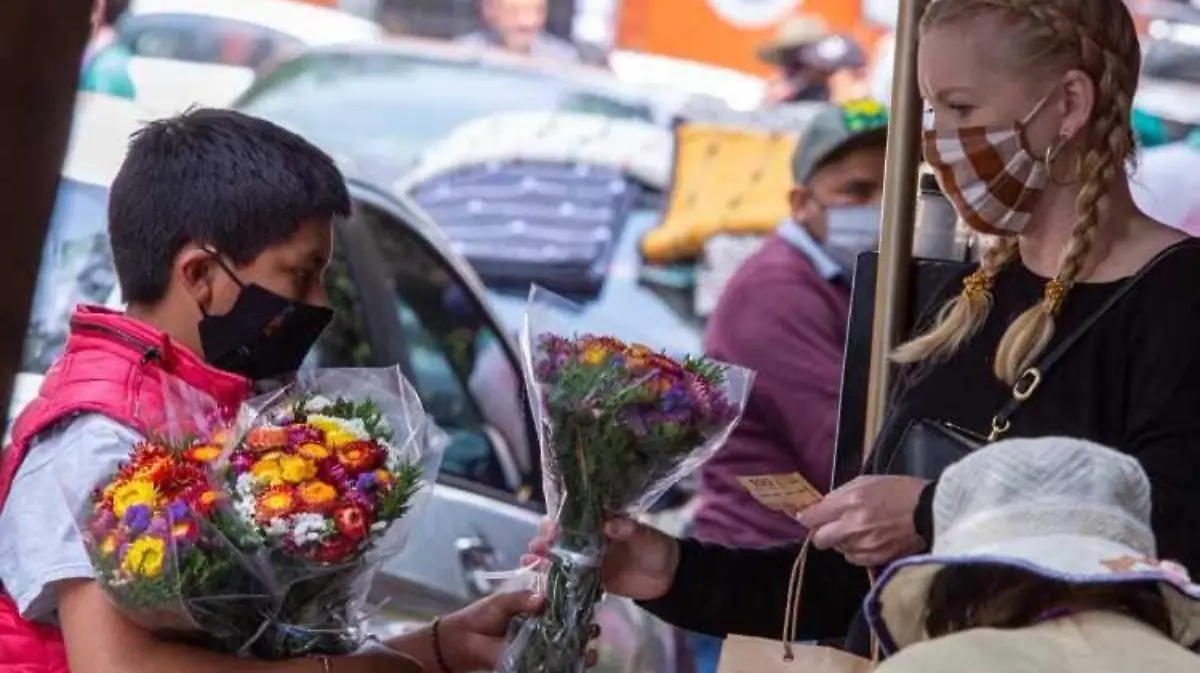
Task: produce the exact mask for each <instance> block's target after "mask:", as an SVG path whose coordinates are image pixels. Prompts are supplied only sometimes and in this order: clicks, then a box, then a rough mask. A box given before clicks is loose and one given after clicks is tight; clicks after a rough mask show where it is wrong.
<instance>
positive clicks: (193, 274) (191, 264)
mask: <svg viewBox="0 0 1200 673" xmlns="http://www.w3.org/2000/svg"><path fill="white" fill-rule="evenodd" d="M216 270H217V262H216V260H215V259H214V258H213V254H212V253H211V252H209V251H207V250H204V249H203V248H201V247H199V246H196V245H187V246H184V248H183V250H181V251H180V252H179V255H178V256H177V257H176V258H175V280H176V281H177V282H178V283H179V285H180V287H182V288H183V290H184V292H187V293H188V294H189V295H190V296H191V297H192V300H193V301H195V302H196V306H198V307H200V310H201V311H206V312H207V311H209V310H210V309H211V308H212V304H213V297H214V295H215V290H214V287H213V282H214V280H215V278H214V274H215V272H216Z"/></svg>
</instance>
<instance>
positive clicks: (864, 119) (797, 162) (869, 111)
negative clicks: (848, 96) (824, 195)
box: [792, 98, 888, 185]
mask: <svg viewBox="0 0 1200 673" xmlns="http://www.w3.org/2000/svg"><path fill="white" fill-rule="evenodd" d="M887 125H888V114H887V107H885V106H884V105H883V103H880V102H879V101H875V100H871V99H865V98H864V99H860V100H854V101H850V102H847V103H840V104H833V103H830V104H829V105H828V106H827V107H826V108H825V109H824V110H822V111H820V112H818V113H817V115H816V116H815V117H813V119H812V121H810V122H809V123H808V125H807V126H805V127H804V130H803V131H801V132H800V140H799V142H797V143H796V153H795V154H794V155H793V156H792V179H793V180H795V181H796V184H798V185H802V184H804V183H806V182H808V181H809V179H810V178H812V175H813V173H815V172H816V170H817V168H819V167H820V166H821V164H823V163H825V161H827V160H828V159H829V158H830V157H831V156H833V155H834V154H836V153H837V152H839V151H840V150H842V149H845V148H846V146H848V145H851V144H856V145H857V144H859V143H862V144H865V145H873V144H875V143H880V144H882V143H884V142H886V141H887Z"/></svg>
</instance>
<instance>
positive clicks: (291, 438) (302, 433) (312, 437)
mask: <svg viewBox="0 0 1200 673" xmlns="http://www.w3.org/2000/svg"><path fill="white" fill-rule="evenodd" d="M324 441H325V433H324V432H322V431H321V429H320V428H312V427H309V426H307V425H302V426H295V427H293V428H291V429H290V430H288V444H290V445H292V446H300V445H301V444H321V443H323V442H324Z"/></svg>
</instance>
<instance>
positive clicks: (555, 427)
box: [497, 287, 753, 673]
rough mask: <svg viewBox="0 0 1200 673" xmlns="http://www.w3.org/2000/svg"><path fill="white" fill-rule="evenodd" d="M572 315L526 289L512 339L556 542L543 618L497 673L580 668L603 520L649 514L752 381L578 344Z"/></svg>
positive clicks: (615, 346) (696, 461)
mask: <svg viewBox="0 0 1200 673" xmlns="http://www.w3.org/2000/svg"><path fill="white" fill-rule="evenodd" d="M572 309H573V307H572V305H571V304H570V302H568V301H567V300H565V299H563V298H561V297H558V296H556V295H554V294H552V293H550V292H547V291H545V290H543V289H540V288H536V287H535V288H534V289H533V291H532V292H531V294H530V298H529V306H528V308H527V310H526V316H525V323H524V326H523V329H522V333H521V351H522V360H523V368H524V370H525V377H526V381H527V385H528V388H529V391H530V405H531V407H532V410H533V413H534V416H535V418H536V419H537V424H536V427H537V433H538V442H539V445H540V448H541V456H542V467H543V473H544V475H545V484H544V488H545V493H546V505H547V509H548V511H550V512H551V513H552V515H553V517H554V519H555V521H556V523H557V525H558V529H559V540H558V545H557V547H556V548H555V549H554V552H553V554H552V558H551V559H550V563H549V567H548V569H547V570H546V576H545V578H544V589H545V593H546V595H547V596H548V598H549V604H548V606H547V609H546V610H545V612H544V613H542V615H540V616H538V617H536V618H534V619H530V620H528V621H526V622H525V623H524V624H523V625H522V626H521V627H520V628H519V629H518V630H517V632H516V633H515V635H514V636H513V638H512V639H511V641H510V643H509V646H508V647H507V648H506V651H505V653H504V655H503V656H502V657H501V661H500V665H499V666H498V668H497V671H499V672H500V673H571V672H576V671H582V670H583V669H584V656H585V653H586V649H587V642H588V630H589V626H590V624H591V621H592V617H593V613H594V611H595V606H596V603H597V602H599V600H600V598H601V597H602V594H603V588H602V585H601V578H600V568H599V559H600V558H601V556H602V554H603V551H604V544H605V537H604V535H603V527H604V522H605V521H606V520H607V519H608V518H609V517H611V516H613V515H616V514H620V513H627V514H636V513H639V512H641V511H644V510H646V509H647V508H649V506H650V505H652V504H653V503H654V501H655V500H656V499H657V498H659V497H660V496H661V495H662V494H663V493H665V492H666V491H667V490H668V489H670V487H671V486H672V485H673V484H675V483H676V482H677V481H678V480H679V479H680V478H682V477H683V476H684V475H685V474H687V473H688V472H690V471H692V470H694V469H696V468H697V467H699V466H700V465H701V464H702V463H703V462H704V461H706V460H707V459H708V458H710V457H711V456H712V455H713V453H714V452H716V450H717V449H718V448H719V447H720V446H721V445H722V444H723V443H724V442H725V440H726V438H728V436H729V433H730V432H731V431H732V429H733V427H734V426H735V425H736V424H737V422H738V420H740V418H741V414H742V410H743V408H744V407H745V403H746V399H747V397H748V395H749V391H750V385H751V382H752V379H753V373H752V372H750V371H749V370H746V369H743V368H739V367H733V366H730V365H725V364H722V363H719V362H714V361H712V360H708V359H705V358H702V357H695V356H683V357H670V356H668V355H665V354H663V353H659V352H656V351H654V350H652V349H651V348H649V347H647V346H642V345H638V344H632V345H630V344H626V343H624V342H622V341H619V340H617V339H616V338H613V337H610V336H596V335H589V334H575V333H574V332H573V331H571V329H570V328H569V327H567V326H568V325H570V324H572V323H573V322H574V320H573V319H572V314H573V310H572ZM576 310H577V309H576Z"/></svg>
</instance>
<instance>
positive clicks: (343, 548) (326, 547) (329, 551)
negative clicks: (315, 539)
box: [313, 535, 358, 563]
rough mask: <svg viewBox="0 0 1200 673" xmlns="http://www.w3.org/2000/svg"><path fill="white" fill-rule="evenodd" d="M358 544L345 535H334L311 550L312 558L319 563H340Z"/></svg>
mask: <svg viewBox="0 0 1200 673" xmlns="http://www.w3.org/2000/svg"><path fill="white" fill-rule="evenodd" d="M357 547H358V545H357V544H356V543H355V542H354V541H352V540H350V539H348V538H345V537H342V536H340V535H339V536H334V537H331V538H327V539H326V540H325V541H324V542H322V543H321V545H320V546H319V547H317V548H316V550H314V551H313V558H314V559H315V560H316V561H317V562H319V563H341V562H342V561H344V560H346V557H348V556H350V554H352V553H354V550H355V549H356V548H357Z"/></svg>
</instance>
